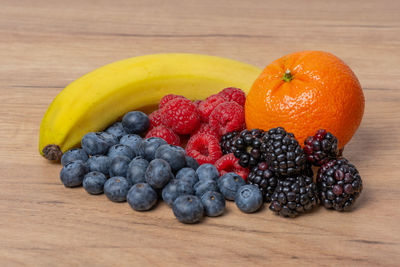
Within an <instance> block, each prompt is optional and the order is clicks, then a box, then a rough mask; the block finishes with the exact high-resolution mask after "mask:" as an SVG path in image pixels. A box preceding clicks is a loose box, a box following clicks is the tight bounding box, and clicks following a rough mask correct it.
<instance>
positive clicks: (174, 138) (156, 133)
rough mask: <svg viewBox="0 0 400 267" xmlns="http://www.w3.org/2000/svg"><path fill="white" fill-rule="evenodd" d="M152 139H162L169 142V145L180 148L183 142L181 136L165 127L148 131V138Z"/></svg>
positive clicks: (161, 126)
mask: <svg viewBox="0 0 400 267" xmlns="http://www.w3.org/2000/svg"><path fill="white" fill-rule="evenodd" d="M150 137H160V138H162V139H164V140H165V141H167V143H168V144H170V145H175V146H179V144H180V142H181V140H180V138H179V136H178V135H177V134H176V133H174V131H172V130H171V129H170V128H168V127H165V126H164V125H160V126H157V127H154V128H153V129H151V130H150V131H148V132H147V134H146V138H150Z"/></svg>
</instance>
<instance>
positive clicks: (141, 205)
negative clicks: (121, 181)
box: [126, 183, 158, 211]
mask: <svg viewBox="0 0 400 267" xmlns="http://www.w3.org/2000/svg"><path fill="white" fill-rule="evenodd" d="M126 198H127V200H128V203H129V205H130V206H131V207H132V209H134V210H138V211H145V210H149V209H151V208H152V207H154V205H155V204H156V203H157V199H158V195H157V193H156V191H154V189H153V188H152V187H151V186H150V185H149V184H146V183H138V184H135V185H133V186H132V187H131V189H130V190H129V192H128V195H127V197H126Z"/></svg>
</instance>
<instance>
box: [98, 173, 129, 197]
mask: <svg viewBox="0 0 400 267" xmlns="http://www.w3.org/2000/svg"><path fill="white" fill-rule="evenodd" d="M130 188H131V183H130V182H129V181H128V180H127V179H125V177H121V176H114V177H111V178H110V179H108V180H107V182H106V183H105V184H104V193H105V194H106V196H107V197H108V199H109V200H111V201H113V202H124V201H125V200H126V194H127V193H128V191H129V189H130Z"/></svg>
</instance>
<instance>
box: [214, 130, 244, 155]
mask: <svg viewBox="0 0 400 267" xmlns="http://www.w3.org/2000/svg"><path fill="white" fill-rule="evenodd" d="M239 133H240V132H238V131H233V132H230V133H227V134H224V135H223V136H222V137H221V141H219V144H220V146H221V150H222V154H224V155H225V154H229V153H233V152H234V151H235V147H234V146H233V141H234V140H235V139H236V138H237V137H238V136H239Z"/></svg>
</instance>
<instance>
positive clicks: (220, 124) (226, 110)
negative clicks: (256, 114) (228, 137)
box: [209, 102, 245, 136]
mask: <svg viewBox="0 0 400 267" xmlns="http://www.w3.org/2000/svg"><path fill="white" fill-rule="evenodd" d="M209 124H210V126H211V127H212V128H214V129H217V130H218V134H219V135H221V136H222V135H224V134H226V133H229V132H233V131H241V130H243V129H244V127H245V122H244V108H243V107H242V106H241V105H239V104H238V103H236V102H225V103H222V104H219V105H218V107H216V108H215V109H214V110H213V112H211V115H210V121H209Z"/></svg>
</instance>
